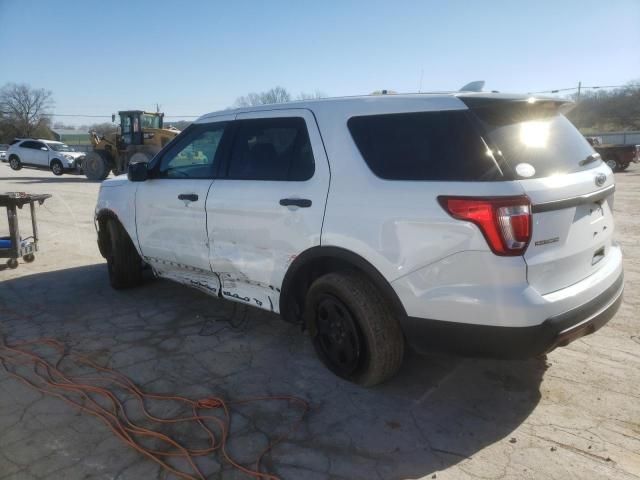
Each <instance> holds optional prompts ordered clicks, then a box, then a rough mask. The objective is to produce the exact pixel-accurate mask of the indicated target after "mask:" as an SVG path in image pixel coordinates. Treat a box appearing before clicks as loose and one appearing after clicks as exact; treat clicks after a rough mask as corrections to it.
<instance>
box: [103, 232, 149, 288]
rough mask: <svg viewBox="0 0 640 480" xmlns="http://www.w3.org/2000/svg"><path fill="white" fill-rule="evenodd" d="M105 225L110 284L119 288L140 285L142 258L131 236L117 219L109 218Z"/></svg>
mask: <svg viewBox="0 0 640 480" xmlns="http://www.w3.org/2000/svg"><path fill="white" fill-rule="evenodd" d="M106 227H107V232H106V233H108V235H109V239H108V240H109V244H108V245H109V248H108V251H107V255H106V258H107V269H108V271H109V282H110V283H111V286H112V287H113V288H115V289H116V290H120V289H123V288H131V287H135V286H137V285H140V284H141V283H142V259H141V258H140V255H138V251H137V250H136V247H135V246H134V245H133V242H132V241H131V238H129V235H128V234H127V232H126V230H125V229H124V227H123V226H122V225H121V224H120V222H118V221H117V220H109V221H108V222H107V225H106Z"/></svg>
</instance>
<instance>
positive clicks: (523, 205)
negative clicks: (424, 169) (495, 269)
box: [438, 196, 531, 256]
mask: <svg viewBox="0 0 640 480" xmlns="http://www.w3.org/2000/svg"><path fill="white" fill-rule="evenodd" d="M438 201H439V202H440V205H442V207H443V208H444V209H445V210H446V211H447V212H448V213H449V215H451V216H452V217H453V218H456V219H458V220H465V221H467V222H472V223H475V224H476V225H477V226H478V227H479V228H480V231H481V232H482V234H483V235H484V238H485V239H486V240H487V243H488V244H489V247H490V248H491V250H492V251H493V253H495V254H496V255H504V256H513V255H522V254H523V253H524V252H525V250H526V249H527V246H528V245H529V240H531V203H530V201H529V199H528V198H527V197H525V196H520V197H485V198H482V197H479V198H476V197H444V196H442V197H438Z"/></svg>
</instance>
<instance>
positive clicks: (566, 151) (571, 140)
mask: <svg viewBox="0 0 640 480" xmlns="http://www.w3.org/2000/svg"><path fill="white" fill-rule="evenodd" d="M472 111H473V112H474V113H475V115H476V116H477V118H478V119H479V120H480V122H481V123H482V125H483V127H484V130H485V131H486V134H487V137H488V139H489V142H490V143H491V144H492V146H494V147H495V148H496V149H497V153H498V154H500V155H502V157H503V158H504V160H505V161H506V162H508V163H509V164H510V165H511V167H512V168H513V170H514V171H515V174H516V178H539V177H548V176H551V175H558V174H566V173H571V172H577V171H580V170H586V169H590V168H594V167H597V166H598V165H600V163H601V160H599V159H597V157H590V156H591V155H592V154H594V153H595V152H594V150H593V148H592V147H591V145H589V142H587V140H586V139H585V138H584V137H583V136H582V134H580V132H579V131H578V130H577V129H576V128H575V127H574V126H573V124H572V123H571V122H570V121H569V120H567V118H566V117H565V116H564V115H562V114H561V113H559V112H558V107H557V105H556V104H555V103H553V102H541V103H533V104H531V103H527V102H518V103H505V102H495V103H494V104H493V105H492V104H487V105H484V106H479V107H475V108H474V107H472Z"/></svg>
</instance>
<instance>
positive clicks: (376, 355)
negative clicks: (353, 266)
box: [305, 271, 404, 387]
mask: <svg viewBox="0 0 640 480" xmlns="http://www.w3.org/2000/svg"><path fill="white" fill-rule="evenodd" d="M305 317H306V321H307V325H308V326H309V330H310V332H311V335H312V338H313V344H314V347H315V349H316V353H317V354H318V356H319V357H320V360H321V361H322V363H324V364H325V366H326V367H327V368H329V370H331V371H332V372H333V373H335V374H336V375H338V376H339V377H342V378H344V379H346V380H349V381H351V382H354V383H357V384H359V385H362V386H365V387H370V386H373V385H377V384H379V383H382V382H384V381H385V380H387V379H389V378H390V377H392V376H393V375H394V374H395V373H396V372H397V371H398V369H399V368H400V365H401V364H402V360H403V357H404V336H403V335H402V330H401V328H400V324H399V322H398V319H397V318H396V317H395V316H394V315H393V312H392V310H391V308H390V306H389V305H388V303H387V302H386V301H385V300H384V298H383V296H382V295H381V293H380V292H379V291H378V290H377V288H376V287H375V286H374V285H373V284H372V283H371V282H370V281H369V280H368V279H367V278H366V277H365V276H364V275H362V274H360V273H358V272H355V271H344V272H334V273H329V274H326V275H323V276H322V277H320V278H318V279H317V280H316V281H315V282H313V284H312V285H311V287H310V288H309V291H308V293H307V298H306V303H305ZM351 324H353V327H351Z"/></svg>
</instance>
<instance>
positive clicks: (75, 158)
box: [7, 138, 85, 175]
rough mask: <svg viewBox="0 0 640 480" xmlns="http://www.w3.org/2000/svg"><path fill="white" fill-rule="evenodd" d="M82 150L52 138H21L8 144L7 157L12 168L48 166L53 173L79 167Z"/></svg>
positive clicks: (59, 173)
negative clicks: (79, 150)
mask: <svg viewBox="0 0 640 480" xmlns="http://www.w3.org/2000/svg"><path fill="white" fill-rule="evenodd" d="M84 156H85V154H84V152H76V151H75V150H73V148H71V147H70V146H69V145H65V144H64V143H62V142H56V141H53V140H36V139H32V138H21V139H17V140H15V141H14V142H13V143H11V145H10V146H9V150H8V151H7V157H8V160H9V166H10V167H11V168H12V169H13V170H20V169H21V168H22V167H23V166H29V167H44V168H49V169H51V171H52V172H53V173H54V174H55V175H62V174H63V173H65V172H70V171H75V170H78V169H79V168H81V165H82V160H83V159H84Z"/></svg>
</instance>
